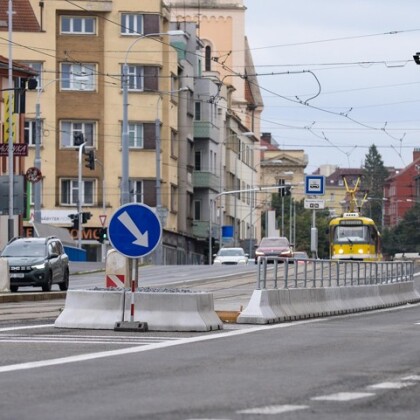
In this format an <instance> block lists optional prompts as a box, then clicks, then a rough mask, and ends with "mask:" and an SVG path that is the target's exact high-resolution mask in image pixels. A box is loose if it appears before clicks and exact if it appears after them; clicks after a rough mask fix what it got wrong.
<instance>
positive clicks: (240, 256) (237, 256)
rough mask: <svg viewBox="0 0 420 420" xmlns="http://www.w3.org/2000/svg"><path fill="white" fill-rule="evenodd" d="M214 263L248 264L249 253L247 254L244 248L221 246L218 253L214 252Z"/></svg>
mask: <svg viewBox="0 0 420 420" xmlns="http://www.w3.org/2000/svg"><path fill="white" fill-rule="evenodd" d="M214 257H215V258H214V261H213V264H215V265H218V264H223V265H242V264H248V254H245V251H244V250H243V248H221V249H219V252H218V253H217V254H214Z"/></svg>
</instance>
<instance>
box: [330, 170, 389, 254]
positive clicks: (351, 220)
mask: <svg viewBox="0 0 420 420" xmlns="http://www.w3.org/2000/svg"><path fill="white" fill-rule="evenodd" d="M359 182H360V179H358V180H357V183H356V186H355V188H354V189H350V188H349V186H348V184H347V182H346V179H345V178H344V184H345V186H346V190H347V192H348V193H349V194H350V196H351V200H350V211H349V212H347V213H344V214H343V216H342V217H336V218H334V219H332V220H331V221H330V223H329V243H330V258H331V259H332V260H356V261H379V260H381V259H382V251H381V234H380V233H379V230H378V228H377V227H376V225H375V222H374V221H373V220H372V219H370V218H369V217H364V216H360V215H359V213H358V212H355V211H354V209H355V207H356V205H357V201H356V191H357V188H358V185H359ZM365 200H366V195H365V197H364V198H363V201H362V205H363V203H364V202H365ZM362 205H361V206H357V207H358V208H359V211H360V209H361V207H362Z"/></svg>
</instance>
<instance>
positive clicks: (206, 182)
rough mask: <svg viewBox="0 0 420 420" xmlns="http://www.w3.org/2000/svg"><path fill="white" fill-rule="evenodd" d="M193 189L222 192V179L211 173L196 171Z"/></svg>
mask: <svg viewBox="0 0 420 420" xmlns="http://www.w3.org/2000/svg"><path fill="white" fill-rule="evenodd" d="M193 187H194V188H209V189H211V190H213V191H217V192H220V177H218V176H217V175H215V174H213V173H211V172H204V171H194V172H193Z"/></svg>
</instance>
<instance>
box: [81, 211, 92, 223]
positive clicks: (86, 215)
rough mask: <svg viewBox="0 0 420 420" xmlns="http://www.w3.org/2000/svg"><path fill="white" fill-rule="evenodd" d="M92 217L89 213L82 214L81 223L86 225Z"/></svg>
mask: <svg viewBox="0 0 420 420" xmlns="http://www.w3.org/2000/svg"><path fill="white" fill-rule="evenodd" d="M91 217H92V213H90V212H83V213H82V223H87V221H88V220H90V218H91Z"/></svg>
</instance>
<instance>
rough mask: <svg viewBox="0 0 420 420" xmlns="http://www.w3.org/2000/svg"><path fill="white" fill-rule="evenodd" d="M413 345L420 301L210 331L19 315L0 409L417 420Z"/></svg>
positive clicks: (7, 415) (47, 415) (3, 335)
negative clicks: (85, 325)
mask: <svg viewBox="0 0 420 420" xmlns="http://www.w3.org/2000/svg"><path fill="white" fill-rule="evenodd" d="M16 327H20V328H19V329H17V328H16ZM22 327H26V328H22ZM419 348H420V305H411V306H406V307H404V308H398V309H393V310H386V311H379V312H371V313H363V314H359V315H351V316H341V317H333V318H328V319H319V320H312V321H306V322H295V323H290V324H277V325H272V326H260V327H250V326H239V325H229V326H227V327H226V329H225V330H223V331H221V332H212V333H182V334H181V333H115V332H113V331H85V330H58V329H55V328H53V327H52V326H51V325H45V324H44V325H39V324H38V325H37V323H36V322H22V323H20V324H19V325H17V326H15V327H13V326H10V327H9V328H8V329H7V328H5V327H4V326H3V328H0V349H1V351H0V387H1V389H2V392H1V393H0V408H1V411H0V413H1V414H0V417H1V418H2V419H31V420H37V419H42V420H48V419H57V418H60V419H74V418H79V419H102V420H106V419H117V418H118V419H136V420H141V419H145V420H146V419H147V420H155V419H156V420H192V419H202V420H204V419H212V420H216V419H217V420H222V419H223V420H228V419H230V420H238V419H273V418H275V419H302V420H306V419H311V420H313V419H316V420H318V419H319V420H321V419H322V420H336V419H343V420H358V419H360V420H362V419H363V420H366V419H381V420H388V419H389V420H391V419H392V420H394V419H396V418H398V419H407V420H408V419H410V420H411V419H412V420H417V419H418V413H419V412H420V399H419V398H418V395H419V394H420V351H419Z"/></svg>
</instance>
